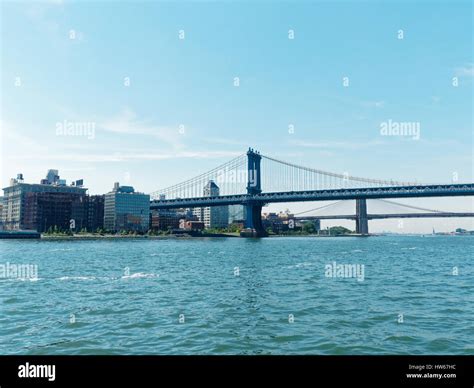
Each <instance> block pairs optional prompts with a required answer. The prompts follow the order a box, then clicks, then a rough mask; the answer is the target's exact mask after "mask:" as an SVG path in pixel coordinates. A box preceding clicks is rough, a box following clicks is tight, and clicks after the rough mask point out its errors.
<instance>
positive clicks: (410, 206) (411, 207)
mask: <svg viewBox="0 0 474 388" xmlns="http://www.w3.org/2000/svg"><path fill="white" fill-rule="evenodd" d="M376 201H380V202H385V203H390V204H392V205H398V206H401V207H406V208H409V209H414V210H422V211H426V212H430V213H446V212H444V211H442V210H433V209H426V208H424V207H418V206H413V205H406V204H403V203H398V202H395V201H389V200H387V199H376Z"/></svg>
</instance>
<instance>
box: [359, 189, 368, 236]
mask: <svg viewBox="0 0 474 388" xmlns="http://www.w3.org/2000/svg"><path fill="white" fill-rule="evenodd" d="M356 233H358V234H360V235H362V236H368V234H369V221H368V219H367V200H366V199H365V198H361V199H356Z"/></svg>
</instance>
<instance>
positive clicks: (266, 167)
mask: <svg viewBox="0 0 474 388" xmlns="http://www.w3.org/2000/svg"><path fill="white" fill-rule="evenodd" d="M262 161H263V162H265V163H262ZM209 181H214V182H217V184H219V189H218V190H220V191H219V192H217V193H216V192H214V193H213V192H203V188H204V187H205V186H206V184H207V183H208V182H209ZM472 195H474V183H445V184H420V183H416V182H411V183H408V182H397V181H393V180H380V179H370V178H360V177H354V176H349V175H348V174H347V173H345V174H336V173H331V172H327V171H322V170H317V169H313V168H308V167H303V166H298V165H295V164H292V163H288V162H284V161H281V160H277V159H274V158H271V157H268V156H264V155H261V154H260V153H258V152H257V151H254V150H252V149H249V150H248V152H247V153H246V155H241V156H239V157H237V158H235V159H232V160H231V161H229V162H227V163H225V164H223V165H221V166H219V167H217V168H215V169H213V170H211V171H209V172H207V173H204V174H201V175H199V176H197V177H194V178H191V179H189V180H187V181H185V182H182V183H180V184H177V185H174V186H171V187H168V188H166V189H163V190H158V191H156V192H154V193H151V197H152V198H153V199H152V201H151V204H150V207H151V209H152V210H159V209H173V208H201V207H213V206H227V205H242V206H244V207H245V209H246V212H245V214H246V219H245V230H244V233H243V235H246V236H255V237H259V236H265V235H266V232H265V230H264V228H263V226H262V219H261V210H262V207H263V206H266V205H268V204H270V203H286V202H307V201H332V200H355V201H356V213H355V215H350V216H349V215H343V216H338V218H332V219H340V218H347V219H355V220H356V232H357V233H359V234H362V235H367V234H368V233H369V230H368V220H369V219H382V218H391V217H392V216H393V215H389V214H379V215H376V214H368V213H367V200H368V199H382V198H426V197H458V196H472ZM461 214H464V215H459V213H445V215H440V214H439V213H436V215H435V214H431V215H430V214H426V215H421V214H415V215H411V214H408V213H407V214H397V215H396V218H415V217H418V218H424V217H435V216H436V217H472V216H473V213H461ZM317 218H320V219H323V218H321V217H317Z"/></svg>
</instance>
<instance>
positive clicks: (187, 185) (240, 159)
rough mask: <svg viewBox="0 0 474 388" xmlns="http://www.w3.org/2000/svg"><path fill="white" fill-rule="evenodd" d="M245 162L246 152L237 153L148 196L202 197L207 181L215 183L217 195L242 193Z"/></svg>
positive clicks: (243, 191)
mask: <svg viewBox="0 0 474 388" xmlns="http://www.w3.org/2000/svg"><path fill="white" fill-rule="evenodd" d="M246 164H247V156H246V154H242V155H239V156H237V157H236V158H234V159H232V160H230V161H228V162H226V163H224V164H221V165H220V166H218V167H216V168H213V169H212V170H210V171H207V172H205V173H202V174H200V175H198V176H195V177H193V178H190V179H188V180H186V181H184V182H181V183H178V184H175V185H173V186H170V187H167V188H164V189H161V190H157V191H154V192H152V193H150V197H151V199H160V198H166V199H175V198H192V197H202V196H204V188H205V186H206V185H207V184H208V183H209V181H214V183H216V185H217V187H218V188H219V193H218V195H227V194H243V193H245V189H246V186H247V169H246ZM214 195H215V194H214Z"/></svg>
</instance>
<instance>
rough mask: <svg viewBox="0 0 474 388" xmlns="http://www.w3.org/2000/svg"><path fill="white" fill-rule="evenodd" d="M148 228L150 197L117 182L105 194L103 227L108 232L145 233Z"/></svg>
mask: <svg viewBox="0 0 474 388" xmlns="http://www.w3.org/2000/svg"><path fill="white" fill-rule="evenodd" d="M149 226H150V196H149V195H147V194H143V193H138V192H135V189H134V188H133V187H132V186H120V184H119V183H118V182H117V183H115V184H114V188H113V190H112V191H111V192H109V193H107V194H105V201H104V227H105V229H106V230H110V231H115V232H117V231H122V230H124V231H136V232H146V231H147V230H148V229H149Z"/></svg>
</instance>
